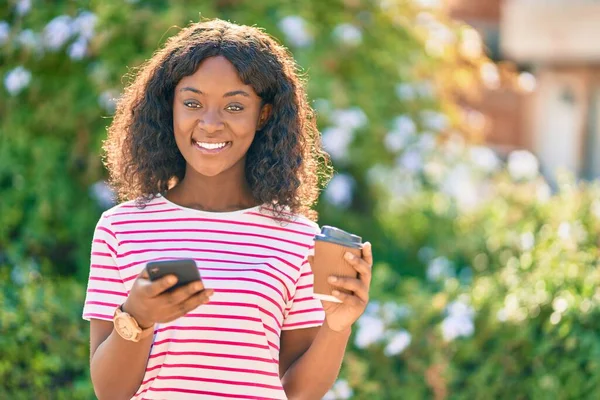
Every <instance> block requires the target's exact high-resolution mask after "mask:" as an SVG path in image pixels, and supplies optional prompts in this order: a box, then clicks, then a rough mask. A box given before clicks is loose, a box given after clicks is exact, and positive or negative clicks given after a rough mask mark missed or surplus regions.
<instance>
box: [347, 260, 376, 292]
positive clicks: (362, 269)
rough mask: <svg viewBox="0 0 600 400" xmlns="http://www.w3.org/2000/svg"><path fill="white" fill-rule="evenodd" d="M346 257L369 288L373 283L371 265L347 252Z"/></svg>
mask: <svg viewBox="0 0 600 400" xmlns="http://www.w3.org/2000/svg"><path fill="white" fill-rule="evenodd" d="M344 257H345V258H346V261H347V262H348V264H350V265H351V266H352V267H353V268H354V269H355V270H356V272H358V277H359V278H360V280H361V281H363V282H364V283H365V285H367V287H368V286H369V284H370V283H371V265H370V264H368V263H367V262H366V261H365V260H364V259H362V258H360V257H357V256H355V255H354V254H352V253H350V252H346V254H345V255H344Z"/></svg>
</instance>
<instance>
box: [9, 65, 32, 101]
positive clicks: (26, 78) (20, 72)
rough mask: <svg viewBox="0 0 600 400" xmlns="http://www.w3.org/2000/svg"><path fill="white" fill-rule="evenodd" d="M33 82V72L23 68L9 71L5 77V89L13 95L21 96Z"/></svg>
mask: <svg viewBox="0 0 600 400" xmlns="http://www.w3.org/2000/svg"><path fill="white" fill-rule="evenodd" d="M30 82H31V72H29V71H28V70H27V69H25V68H24V67H22V66H19V67H16V68H15V69H13V70H11V71H9V72H8V73H7V74H6V76H5V77H4V87H6V90H7V91H8V93H10V94H11V95H13V96H14V95H17V94H19V93H20V92H21V91H22V90H23V89H25V88H26V87H27V86H29V83H30Z"/></svg>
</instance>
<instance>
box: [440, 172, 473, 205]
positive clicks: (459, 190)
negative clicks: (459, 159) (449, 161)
mask: <svg viewBox="0 0 600 400" xmlns="http://www.w3.org/2000/svg"><path fill="white" fill-rule="evenodd" d="M441 190H442V191H443V192H444V193H446V194H448V195H449V196H452V197H453V198H454V200H456V204H457V206H458V207H459V208H460V209H461V210H463V211H466V210H469V209H471V208H473V207H475V206H477V205H478V204H479V203H480V202H481V200H482V199H481V198H480V196H478V191H477V187H476V184H475V181H474V180H473V175H472V172H471V170H470V169H469V168H468V167H467V166H466V165H465V164H458V165H457V166H456V167H454V168H453V169H452V170H451V171H450V172H449V173H448V174H447V176H446V179H445V181H444V182H443V183H442V187H441Z"/></svg>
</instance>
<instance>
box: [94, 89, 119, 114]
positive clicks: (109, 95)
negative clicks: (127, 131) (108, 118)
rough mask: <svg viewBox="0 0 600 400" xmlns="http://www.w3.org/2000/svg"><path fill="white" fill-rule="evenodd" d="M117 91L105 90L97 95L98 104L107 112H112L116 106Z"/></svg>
mask: <svg viewBox="0 0 600 400" xmlns="http://www.w3.org/2000/svg"><path fill="white" fill-rule="evenodd" d="M117 97H118V93H117V92H116V91H114V90H105V91H104V92H102V93H101V94H100V96H98V104H100V106H101V107H102V108H104V109H105V110H106V111H107V112H109V113H111V114H112V113H114V112H115V110H116V107H117V101H116V99H117Z"/></svg>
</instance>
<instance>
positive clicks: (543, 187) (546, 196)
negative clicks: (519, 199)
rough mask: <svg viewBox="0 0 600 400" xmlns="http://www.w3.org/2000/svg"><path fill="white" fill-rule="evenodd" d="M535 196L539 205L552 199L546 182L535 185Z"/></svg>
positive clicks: (550, 190)
mask: <svg viewBox="0 0 600 400" xmlns="http://www.w3.org/2000/svg"><path fill="white" fill-rule="evenodd" d="M535 194H536V197H537V199H538V201H539V202H540V203H545V202H547V201H548V200H550V197H552V189H551V188H550V186H549V185H548V184H547V183H546V181H541V182H538V184H537V185H536V188H535Z"/></svg>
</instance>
